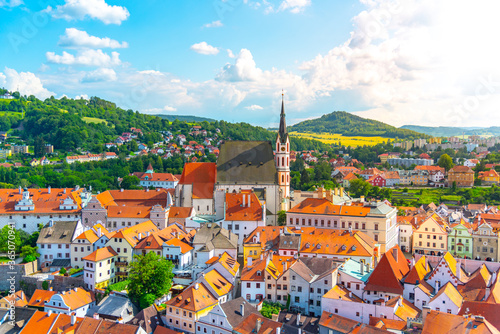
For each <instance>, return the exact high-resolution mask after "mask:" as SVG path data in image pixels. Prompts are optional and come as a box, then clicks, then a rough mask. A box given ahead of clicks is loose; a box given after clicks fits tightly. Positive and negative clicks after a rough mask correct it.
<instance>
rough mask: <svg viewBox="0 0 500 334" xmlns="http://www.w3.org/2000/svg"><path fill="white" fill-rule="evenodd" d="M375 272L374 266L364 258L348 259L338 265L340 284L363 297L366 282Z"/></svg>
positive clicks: (357, 295)
mask: <svg viewBox="0 0 500 334" xmlns="http://www.w3.org/2000/svg"><path fill="white" fill-rule="evenodd" d="M372 272H373V267H372V266H370V264H369V263H365V262H364V260H360V261H356V260H353V259H347V260H345V261H344V263H342V264H341V265H340V266H339V267H338V282H337V283H338V284H340V285H341V286H343V287H345V288H346V289H347V290H349V291H350V292H352V293H353V294H354V295H355V296H356V297H359V298H363V293H364V291H365V286H366V282H367V281H368V278H369V277H370V275H371V274H372Z"/></svg>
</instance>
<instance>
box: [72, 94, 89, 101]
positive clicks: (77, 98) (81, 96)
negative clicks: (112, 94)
mask: <svg viewBox="0 0 500 334" xmlns="http://www.w3.org/2000/svg"><path fill="white" fill-rule="evenodd" d="M80 99H83V100H88V99H89V96H88V95H87V94H81V95H77V96H75V100H80Z"/></svg>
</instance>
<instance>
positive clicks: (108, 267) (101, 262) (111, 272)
mask: <svg viewBox="0 0 500 334" xmlns="http://www.w3.org/2000/svg"><path fill="white" fill-rule="evenodd" d="M117 259H118V254H117V253H116V252H115V250H114V249H113V248H112V247H109V246H108V247H105V248H100V249H98V250H96V251H94V252H92V253H91V254H89V255H87V256H85V257H84V258H83V262H84V265H83V282H84V284H85V287H86V288H87V289H89V290H95V289H105V288H106V287H107V286H108V285H111V284H113V283H115V282H116V280H115V262H116V261H117Z"/></svg>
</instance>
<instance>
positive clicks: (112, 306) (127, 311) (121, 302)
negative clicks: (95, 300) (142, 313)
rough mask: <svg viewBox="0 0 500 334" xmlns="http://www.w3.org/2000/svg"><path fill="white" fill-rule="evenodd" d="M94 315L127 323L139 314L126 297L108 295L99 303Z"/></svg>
mask: <svg viewBox="0 0 500 334" xmlns="http://www.w3.org/2000/svg"><path fill="white" fill-rule="evenodd" d="M96 313H98V314H99V315H101V316H103V317H115V318H123V320H124V321H129V319H131V318H133V317H134V316H136V315H137V313H139V309H138V308H137V307H136V306H135V305H134V304H132V302H131V301H130V299H128V298H127V297H122V296H119V295H109V296H107V297H106V298H104V299H103V300H102V301H101V302H100V303H99V305H98V306H97V311H96Z"/></svg>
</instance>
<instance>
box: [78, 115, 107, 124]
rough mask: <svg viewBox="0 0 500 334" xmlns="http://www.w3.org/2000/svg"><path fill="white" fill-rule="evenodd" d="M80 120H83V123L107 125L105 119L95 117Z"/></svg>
mask: <svg viewBox="0 0 500 334" xmlns="http://www.w3.org/2000/svg"><path fill="white" fill-rule="evenodd" d="M82 120H83V121H84V122H85V123H96V124H99V123H104V124H106V125H108V121H106V120H105V119H102V118H96V117H82Z"/></svg>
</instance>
